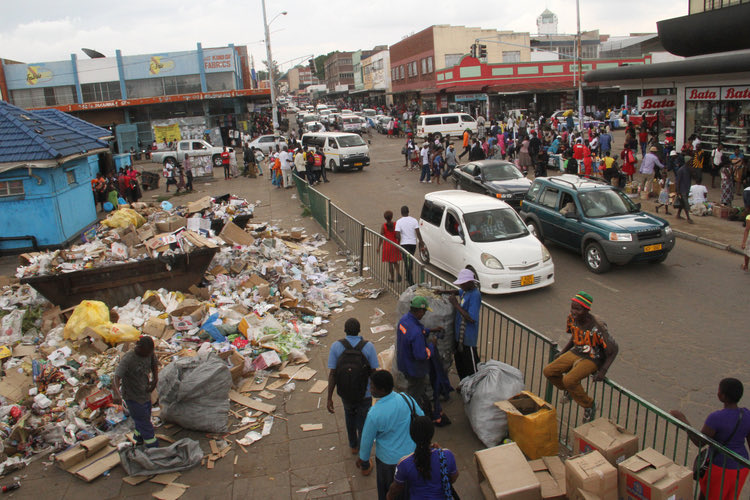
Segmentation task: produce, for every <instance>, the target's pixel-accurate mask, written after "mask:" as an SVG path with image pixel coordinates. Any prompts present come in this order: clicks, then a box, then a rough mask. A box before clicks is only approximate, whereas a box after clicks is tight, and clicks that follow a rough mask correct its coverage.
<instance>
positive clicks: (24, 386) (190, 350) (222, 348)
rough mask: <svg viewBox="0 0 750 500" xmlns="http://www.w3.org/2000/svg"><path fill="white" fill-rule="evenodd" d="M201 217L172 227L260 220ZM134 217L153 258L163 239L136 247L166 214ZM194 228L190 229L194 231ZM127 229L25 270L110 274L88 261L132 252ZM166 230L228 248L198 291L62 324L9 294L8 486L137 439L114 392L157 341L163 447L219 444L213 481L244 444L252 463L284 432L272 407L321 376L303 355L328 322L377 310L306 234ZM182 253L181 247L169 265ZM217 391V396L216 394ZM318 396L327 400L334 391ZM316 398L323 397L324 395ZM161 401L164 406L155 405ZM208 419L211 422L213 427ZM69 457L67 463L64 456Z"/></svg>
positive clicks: (268, 228) (0, 463) (104, 233)
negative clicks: (174, 437)
mask: <svg viewBox="0 0 750 500" xmlns="http://www.w3.org/2000/svg"><path fill="white" fill-rule="evenodd" d="M233 202H235V203H233ZM195 203H199V204H200V205H201V206H202V208H197V209H196V210H195V211H193V209H195V208H196V207H197V206H196V205H193V207H192V208H178V209H177V210H176V211H175V213H177V214H179V213H180V211H181V210H182V213H183V214H187V213H189V214H203V216H202V217H196V219H200V220H198V221H197V222H198V224H204V225H205V224H206V223H204V222H203V220H206V219H208V220H210V218H211V217H215V218H216V217H220V218H221V219H222V222H224V223H226V222H228V219H229V218H231V217H235V220H236V217H237V215H238V213H244V214H246V215H247V214H248V213H251V212H252V208H251V206H250V205H249V204H247V203H246V202H245V201H244V200H236V199H233V198H231V197H230V198H227V199H226V200H223V201H220V202H218V203H217V201H216V200H199V202H195ZM248 210H249V212H248ZM241 211H244V212H241ZM130 212H132V213H133V214H135V215H137V216H139V217H142V218H143V219H144V220H147V221H148V222H147V223H144V224H141V225H140V226H138V225H137V224H136V223H132V224H130V225H128V226H127V227H129V228H131V229H132V228H135V227H137V228H138V229H137V230H136V234H135V235H134V236H133V237H134V238H136V237H137V238H138V241H139V242H140V243H141V244H144V242H145V245H146V246H148V242H149V241H150V240H151V239H153V238H156V237H159V235H158V234H156V233H155V234H154V235H153V236H150V237H146V238H140V237H139V236H138V234H139V233H140V231H141V230H142V229H143V228H144V227H145V226H146V225H152V226H157V227H158V224H159V220H158V217H159V216H160V215H159V214H160V213H162V211H161V210H158V209H155V208H154V207H148V208H146V209H143V208H138V207H134V208H133V209H132V210H131V211H130ZM130 212H124V213H125V214H129V213H130ZM178 216H179V215H170V216H169V217H170V218H171V217H178ZM122 217H126V216H125V215H123V216H122ZM127 217H128V218H129V217H130V215H127ZM190 220H191V219H190V218H188V219H186V224H184V225H190ZM105 222H106V221H105ZM170 223H171V222H170ZM176 224H177V223H176ZM227 228H229V230H227ZM119 229H121V226H118V225H117V224H115V229H112V230H101V232H97V236H96V237H94V238H93V239H92V240H91V241H89V242H88V243H85V244H84V245H79V246H78V247H76V248H79V249H80V248H81V247H82V248H83V250H81V251H80V253H81V254H83V257H81V256H80V255H79V256H77V257H76V258H74V259H72V260H67V259H68V257H67V256H68V255H69V254H70V252H71V251H69V250H68V251H60V252H57V256H58V257H60V259H59V260H60V263H57V264H54V263H53V262H52V261H51V260H49V259H46V258H42V257H41V256H42V255H51V254H54V253H55V252H52V253H48V254H39V255H37V256H35V257H33V258H32V260H31V261H30V262H29V261H28V259H26V258H25V257H24V258H22V262H23V263H27V264H26V265H22V266H21V267H20V268H19V272H18V275H19V276H26V275H27V273H29V272H34V273H41V272H62V269H69V268H70V266H76V267H78V266H81V267H83V268H86V267H87V266H94V265H101V264H102V263H107V262H111V261H110V259H112V257H111V253H110V252H107V251H105V252H104V253H102V254H97V255H98V257H92V256H91V255H87V253H88V250H90V249H92V248H108V247H111V245H112V243H111V242H115V241H116V240H118V237H119V238H120V241H122V236H123V234H122V233H119ZM167 229H170V230H172V231H171V232H169V233H166V234H169V235H171V236H175V237H176V238H177V240H178V241H182V242H186V245H187V242H190V241H192V238H194V237H195V236H192V235H197V236H198V237H199V238H200V239H198V240H196V241H199V242H200V244H203V245H206V246H208V245H212V246H213V247H214V248H217V252H216V254H215V256H214V258H213V261H212V262H211V265H210V266H209V268H208V271H207V272H206V273H205V275H204V279H203V281H202V282H201V283H199V284H197V285H195V286H192V287H190V289H189V290H188V291H171V290H165V289H159V290H149V291H147V292H146V293H144V294H143V295H142V296H137V297H133V298H132V299H131V300H130V301H128V302H127V303H126V304H124V305H122V306H119V307H117V306H115V307H110V306H109V305H108V304H104V303H102V302H99V301H95V300H84V301H82V302H81V303H79V304H78V305H77V306H75V307H73V308H69V309H63V310H61V308H60V307H58V306H55V305H52V304H50V303H49V302H48V301H47V300H46V299H44V298H43V297H41V296H40V295H39V294H38V293H37V292H36V291H35V290H34V289H32V288H30V287H29V286H28V285H22V284H19V283H17V280H16V282H15V283H13V284H11V285H6V286H4V287H2V288H1V289H0V290H1V291H2V294H1V295H0V316H1V317H2V332H0V334H1V335H0V346H1V347H0V358H1V359H0V362H2V368H3V372H4V376H3V378H2V380H1V381H0V403H1V404H0V439H2V446H1V447H0V474H4V473H8V472H9V471H10V470H13V469H14V468H17V467H21V466H23V465H25V464H27V463H29V462H30V461H32V460H34V459H36V458H39V457H43V456H46V455H47V454H49V453H57V454H60V452H62V451H63V450H65V449H66V448H69V447H70V446H73V445H76V446H79V447H82V448H81V450H82V451H81V454H80V456H84V455H86V453H87V452H86V450H88V448H86V446H87V443H89V442H91V443H93V444H95V445H96V446H95V448H96V449H97V450H98V451H97V453H112V450H110V448H111V446H105V447H104V448H102V444H101V442H100V440H99V439H97V441H91V440H92V439H95V438H99V436H102V435H105V436H107V437H108V438H110V441H111V444H112V445H117V444H118V443H119V442H124V441H126V440H128V439H130V436H131V435H130V434H129V432H130V431H131V430H132V423H131V421H130V420H128V419H127V416H126V413H125V410H124V409H123V408H122V407H120V406H115V405H112V393H111V386H112V378H113V372H114V370H115V368H116V367H117V364H118V363H119V360H120V358H121V356H122V355H123V354H124V353H125V352H127V350H128V349H130V348H131V346H132V343H133V341H135V340H137V338H138V337H139V336H140V335H141V334H147V335H150V336H152V337H153V338H154V341H155V345H156V351H155V353H156V356H157V358H158V360H159V364H160V366H161V368H160V373H161V376H160V384H159V386H158V387H157V391H155V392H154V403H156V404H155V407H154V411H153V419H154V422H155V425H157V426H159V425H162V424H163V426H162V427H161V428H158V427H157V437H159V438H160V439H163V440H166V441H169V438H168V436H166V435H165V434H164V433H163V431H162V429H164V428H170V427H171V426H175V425H179V426H181V427H184V428H189V429H193V430H198V431H204V432H211V433H212V434H213V436H214V437H215V440H214V441H212V442H211V443H212V444H211V451H210V453H207V454H206V455H205V456H204V459H203V463H205V465H206V466H207V467H208V468H213V464H214V463H215V462H216V461H217V460H219V459H221V458H223V457H224V456H225V455H226V454H227V452H228V451H229V449H230V448H231V447H232V446H234V444H236V445H237V446H239V447H240V448H242V449H243V451H246V449H245V447H246V446H249V445H251V444H252V443H254V442H255V441H257V440H259V439H262V438H263V437H264V436H267V435H268V434H269V433H270V432H271V430H272V426H273V420H274V418H284V417H283V416H281V415H278V414H277V413H275V412H276V405H275V404H272V403H273V402H272V401H271V400H272V399H273V398H274V396H276V395H277V394H279V393H288V392H292V391H294V389H295V385H294V381H295V380H310V379H311V378H312V377H313V376H314V375H315V373H316V371H315V370H313V369H311V368H309V367H308V366H306V363H307V362H308V358H307V356H306V351H307V350H308V348H309V347H310V346H311V345H314V344H316V343H317V342H318V340H317V337H321V336H325V335H326V334H327V331H326V330H325V326H326V324H327V323H328V322H329V318H330V317H331V315H334V314H340V313H343V312H344V311H348V310H351V309H352V305H351V304H352V303H354V302H357V300H358V299H357V298H356V297H357V296H361V297H363V298H364V297H377V296H378V294H379V293H380V291H379V290H377V289H374V290H373V289H362V288H358V287H359V286H360V285H362V286H364V285H366V284H367V283H366V282H365V281H364V280H363V279H362V278H361V277H359V276H357V275H356V274H355V273H356V271H357V269H356V266H355V265H354V263H353V262H352V261H350V260H347V259H346V258H343V257H342V258H337V257H338V256H337V255H335V254H334V255H332V256H329V255H328V252H327V251H326V250H324V249H322V248H321V246H322V245H323V244H324V243H325V242H326V240H325V238H323V237H322V236H320V235H313V236H308V235H306V234H305V233H304V231H303V230H298V229H293V230H289V231H287V230H282V229H281V228H279V227H276V226H273V225H271V224H252V225H250V226H249V227H248V228H247V229H246V230H243V229H241V228H239V226H237V225H236V224H234V223H226V224H225V226H224V228H223V230H222V231H220V232H219V236H215V235H216V231H215V230H214V229H211V228H208V229H202V228H201V227H200V226H199V227H198V228H197V229H198V230H197V231H188V230H186V229H185V228H184V227H183V226H180V227H176V226H170V227H169V228H167ZM159 230H160V231H161V229H159ZM131 233H132V231H131V232H128V233H125V234H131ZM161 234H165V233H161ZM115 235H117V237H116V236H115ZM179 235H182V236H181V237H179ZM134 241H135V240H134ZM137 246H138V245H131V246H130V247H129V248H134V247H137ZM196 246H197V245H196ZM173 247H174V245H171V244H170V245H169V247H168V249H167V250H166V251H172V250H173ZM154 250H159V247H155V249H154ZM63 255H65V257H64V258H63V257H61V256H63ZM152 255H153V254H152ZM128 258H129V259H132V258H134V257H128ZM135 258H137V257H135ZM63 264H66V266H63ZM201 377H202V378H201ZM177 380H179V384H178V383H176V381H177ZM209 381H210V382H211V384H210V394H208V393H207V392H206V390H208V387H209V385H208V382H209ZM222 381H223V382H222ZM188 382H189V383H188ZM190 384H192V385H190ZM317 385H321V386H323V385H325V381H323V380H321V381H320V382H318V383H317V384H316V386H317ZM176 386H180V387H182V388H183V393H179V392H175V391H173V390H172V388H173V387H176ZM187 387H195V388H198V389H196V390H201V389H200V388H204V390H203V392H201V393H200V394H203V393H205V394H203V396H201V397H199V398H196V397H195V396H196V393H195V391H192V392H191V394H185V393H184V392H185V390H184V389H185V388H187ZM318 389H319V390H318V392H322V391H323V390H325V387H322V388H318ZM158 393H161V394H162V396H163V397H161V398H158ZM157 398H158V402H157ZM195 405H204V408H202V409H201V410H200V414H201V418H195V417H194V415H195V414H196V408H195ZM208 414H210V415H213V417H212V418H203V417H205V415H208ZM235 438H236V439H235ZM231 439H235V441H234V442H233V441H232V440H231ZM93 444H92V446H93ZM92 449H93V448H92ZM92 453H93V452H92ZM67 455H70V453H68V452H66V455H63V456H64V457H67ZM105 463H106V462H105ZM58 466H61V467H62V468H63V469H65V470H69V472H71V473H75V474H76V475H77V476H78V477H81V478H82V479H84V480H87V481H88V480H92V479H93V478H95V477H98V475H100V474H102V473H104V472H106V470H99V469H97V470H94V471H93V472H92V471H90V470H89V471H84V472H85V473H84V472H82V471H74V469H68V468H66V466H65V464H62V463H61V462H60V460H58ZM100 469H101V467H100ZM107 470H108V469H107Z"/></svg>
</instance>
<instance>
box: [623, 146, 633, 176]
mask: <svg viewBox="0 0 750 500" xmlns="http://www.w3.org/2000/svg"><path fill="white" fill-rule="evenodd" d="M620 158H621V159H622V173H623V174H625V175H627V176H628V181H629V182H632V181H633V174H635V155H634V154H633V150H632V149H630V146H629V145H628V144H627V143H626V144H625V149H623V150H622V153H620Z"/></svg>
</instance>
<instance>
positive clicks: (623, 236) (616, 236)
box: [609, 233, 633, 241]
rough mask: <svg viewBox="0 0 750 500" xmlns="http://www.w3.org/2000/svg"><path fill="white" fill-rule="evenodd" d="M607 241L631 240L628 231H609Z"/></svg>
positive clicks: (631, 236) (631, 237)
mask: <svg viewBox="0 0 750 500" xmlns="http://www.w3.org/2000/svg"><path fill="white" fill-rule="evenodd" d="M609 241H633V235H632V234H630V233H609Z"/></svg>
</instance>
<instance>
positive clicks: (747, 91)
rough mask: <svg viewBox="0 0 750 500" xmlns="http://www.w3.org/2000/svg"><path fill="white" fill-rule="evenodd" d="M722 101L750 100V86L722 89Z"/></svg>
mask: <svg viewBox="0 0 750 500" xmlns="http://www.w3.org/2000/svg"><path fill="white" fill-rule="evenodd" d="M721 100H722V101H747V100H750V86H747V85H745V86H737V87H722V88H721Z"/></svg>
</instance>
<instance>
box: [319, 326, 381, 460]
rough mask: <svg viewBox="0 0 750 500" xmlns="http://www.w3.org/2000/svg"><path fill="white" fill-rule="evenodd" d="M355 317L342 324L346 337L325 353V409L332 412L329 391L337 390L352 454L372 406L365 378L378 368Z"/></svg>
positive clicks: (375, 356)
mask: <svg viewBox="0 0 750 500" xmlns="http://www.w3.org/2000/svg"><path fill="white" fill-rule="evenodd" d="M359 331H360V325H359V321H358V320H357V319H356V318H349V319H348V320H346V323H345V324H344V333H345V334H346V337H345V338H343V339H342V340H338V341H336V342H334V343H333V344H332V345H331V350H330V352H329V353H328V369H329V370H330V371H329V372H328V403H327V404H326V407H327V408H328V411H329V412H331V413H333V412H334V410H333V391H334V389H336V390H337V392H338V395H339V397H341V401H342V402H343V403H344V418H345V420H346V433H347V435H348V437H349V447H350V448H351V449H352V454H356V453H357V452H358V451H359V440H360V438H361V437H362V428H363V427H364V425H365V418H367V412H368V411H369V410H370V407H371V406H372V396H371V395H370V388H369V379H370V372H371V371H373V370H375V369H377V368H378V354H377V352H376V351H375V346H374V345H372V342H368V341H366V340H364V339H363V338H362V337H361V336H360V335H359Z"/></svg>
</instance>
